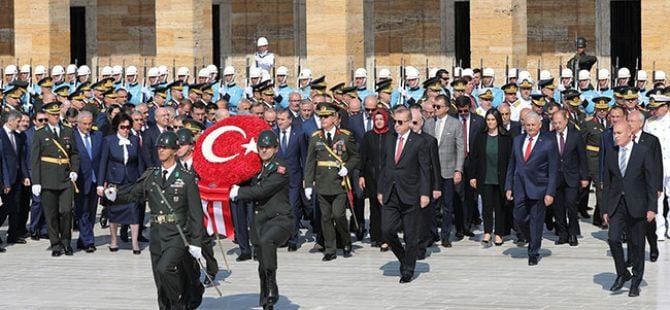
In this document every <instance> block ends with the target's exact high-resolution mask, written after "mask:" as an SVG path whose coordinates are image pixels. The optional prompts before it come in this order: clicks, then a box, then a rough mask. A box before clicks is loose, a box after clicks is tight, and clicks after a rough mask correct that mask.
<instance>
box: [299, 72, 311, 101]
mask: <svg viewBox="0 0 670 310" xmlns="http://www.w3.org/2000/svg"><path fill="white" fill-rule="evenodd" d="M311 84H312V70H310V69H302V71H300V74H299V75H298V89H296V90H297V91H299V92H301V93H302V99H307V98H309V97H310V95H311V93H312V88H311V87H310V85H311Z"/></svg>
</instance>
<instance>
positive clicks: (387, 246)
mask: <svg viewBox="0 0 670 310" xmlns="http://www.w3.org/2000/svg"><path fill="white" fill-rule="evenodd" d="M384 245H386V246H384ZM388 250H389V245H388V244H387V243H382V245H380V246H379V252H388Z"/></svg>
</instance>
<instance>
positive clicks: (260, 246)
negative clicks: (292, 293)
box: [254, 218, 291, 305]
mask: <svg viewBox="0 0 670 310" xmlns="http://www.w3.org/2000/svg"><path fill="white" fill-rule="evenodd" d="M275 219H277V218H275ZM286 228H287V227H282V226H278V225H273V224H272V220H270V221H269V222H267V223H265V225H263V226H262V227H257V228H256V229H257V237H258V241H257V244H254V246H255V247H256V249H257V251H258V278H259V279H260V282H261V285H260V286H261V293H260V298H259V304H260V305H265V304H267V303H268V294H267V293H268V290H272V287H269V286H270V285H272V286H276V285H277V282H276V279H275V277H276V271H277V247H279V246H280V245H282V244H284V243H286V241H288V239H289V238H290V237H291V232H290V231H289V230H287V229H286ZM277 291H279V290H278V289H277Z"/></svg>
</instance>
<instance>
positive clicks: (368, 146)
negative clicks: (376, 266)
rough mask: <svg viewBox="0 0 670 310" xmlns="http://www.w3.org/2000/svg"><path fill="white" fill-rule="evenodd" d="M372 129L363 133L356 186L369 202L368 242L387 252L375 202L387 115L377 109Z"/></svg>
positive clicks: (387, 120) (378, 210) (386, 128)
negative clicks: (358, 186) (362, 191)
mask: <svg viewBox="0 0 670 310" xmlns="http://www.w3.org/2000/svg"><path fill="white" fill-rule="evenodd" d="M372 120H373V121H374V127H373V128H372V130H370V131H368V132H366V133H365V136H363V142H362V143H361V145H360V149H359V154H360V156H361V167H362V171H361V176H360V178H359V179H358V184H359V185H360V187H361V188H362V189H363V190H364V192H365V197H367V198H369V200H370V241H371V244H372V246H373V247H380V250H381V251H387V250H388V244H386V242H384V240H382V232H381V220H382V218H381V206H380V205H379V201H378V200H377V179H378V177H379V174H380V170H381V150H384V149H385V143H384V140H385V139H384V138H385V137H386V136H387V135H389V134H391V133H390V132H389V115H388V112H386V111H385V110H383V109H377V110H376V111H375V112H374V113H373V114H372Z"/></svg>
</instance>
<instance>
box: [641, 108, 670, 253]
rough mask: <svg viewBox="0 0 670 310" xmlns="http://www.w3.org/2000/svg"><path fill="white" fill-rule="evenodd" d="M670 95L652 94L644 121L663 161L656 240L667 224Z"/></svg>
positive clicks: (664, 230)
mask: <svg viewBox="0 0 670 310" xmlns="http://www.w3.org/2000/svg"><path fill="white" fill-rule="evenodd" d="M669 103H670V97H669V96H666V95H652V96H651V100H650V101H649V108H650V109H651V113H652V115H653V116H652V117H650V118H649V119H648V120H647V122H646V123H645V127H644V131H645V132H648V133H650V134H652V135H654V136H656V137H657V138H658V141H659V143H660V144H661V155H662V163H663V190H664V193H663V194H662V195H660V197H659V198H658V210H659V212H658V214H656V236H657V240H658V241H663V240H665V238H666V236H667V229H668V224H669V223H670V221H669V220H667V219H666V218H665V217H664V216H663V212H662V210H663V200H664V199H665V196H666V195H667V194H668V191H669V190H670V116H669V115H668V104H669ZM649 256H650V260H651V261H652V262H653V261H656V260H657V259H658V252H656V253H655V255H654V253H650V255H649Z"/></svg>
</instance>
